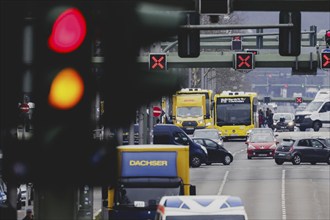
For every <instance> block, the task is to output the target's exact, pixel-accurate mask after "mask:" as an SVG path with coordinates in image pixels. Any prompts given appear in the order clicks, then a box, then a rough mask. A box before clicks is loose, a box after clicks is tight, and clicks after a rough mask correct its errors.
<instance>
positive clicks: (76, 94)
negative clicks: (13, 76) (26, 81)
mask: <svg viewBox="0 0 330 220" xmlns="http://www.w3.org/2000/svg"><path fill="white" fill-rule="evenodd" d="M41 8H42V9H43V10H42V12H41V11H40V12H39V13H38V14H37V16H38V17H37V19H38V23H37V28H36V30H37V31H36V38H37V50H36V62H37V65H36V77H35V87H34V88H35V93H34V97H35V102H36V109H35V139H34V140H33V141H34V143H33V145H34V146H33V148H34V149H35V151H36V152H37V153H36V156H34V157H33V159H34V161H35V163H34V167H33V174H32V176H33V179H34V181H33V182H35V183H38V184H57V183H59V182H60V183H61V184H76V185H79V184H91V185H93V184H96V185H101V184H102V182H104V181H111V180H113V179H114V175H115V172H116V170H115V168H116V166H115V164H116V162H115V156H114V153H113V152H112V149H113V148H114V146H115V145H116V143H115V141H113V140H111V141H109V142H107V143H106V142H101V141H98V140H95V139H94V138H93V130H94V129H95V124H96V122H95V120H93V117H92V114H93V111H92V109H93V107H94V106H93V103H94V102H95V97H96V93H97V82H96V77H95V76H94V75H93V72H92V63H91V58H92V52H91V51H92V46H91V45H92V33H93V28H92V26H91V23H92V21H93V17H92V11H91V10H90V5H89V4H78V3H74V4H68V5H66V4H63V3H61V4H53V5H51V6H49V5H47V6H45V7H44V8H43V7H41ZM73 161H74V162H73Z"/></svg>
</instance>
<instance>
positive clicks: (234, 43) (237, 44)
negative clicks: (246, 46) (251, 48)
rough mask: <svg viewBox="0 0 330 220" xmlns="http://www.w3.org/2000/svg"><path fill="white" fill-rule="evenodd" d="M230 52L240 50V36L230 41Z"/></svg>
mask: <svg viewBox="0 0 330 220" xmlns="http://www.w3.org/2000/svg"><path fill="white" fill-rule="evenodd" d="M231 50H238V51H241V50H242V38H241V36H235V37H233V38H232V40H231Z"/></svg>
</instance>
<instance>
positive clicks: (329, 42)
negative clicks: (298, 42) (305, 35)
mask: <svg viewBox="0 0 330 220" xmlns="http://www.w3.org/2000/svg"><path fill="white" fill-rule="evenodd" d="M324 37H325V43H326V44H327V47H330V30H327V31H326V32H325V36H324Z"/></svg>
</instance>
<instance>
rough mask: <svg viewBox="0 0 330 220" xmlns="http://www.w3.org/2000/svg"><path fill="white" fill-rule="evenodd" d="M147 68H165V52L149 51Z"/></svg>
mask: <svg viewBox="0 0 330 220" xmlns="http://www.w3.org/2000/svg"><path fill="white" fill-rule="evenodd" d="M149 70H167V58H166V53H150V54H149Z"/></svg>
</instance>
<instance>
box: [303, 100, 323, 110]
mask: <svg viewBox="0 0 330 220" xmlns="http://www.w3.org/2000/svg"><path fill="white" fill-rule="evenodd" d="M322 103H323V102H311V103H309V104H308V105H307V106H306V108H305V111H309V112H313V111H317V110H318V109H319V108H320V107H321V105H322Z"/></svg>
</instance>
